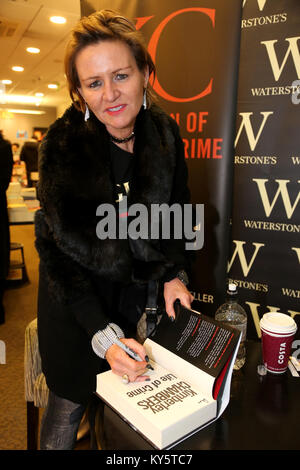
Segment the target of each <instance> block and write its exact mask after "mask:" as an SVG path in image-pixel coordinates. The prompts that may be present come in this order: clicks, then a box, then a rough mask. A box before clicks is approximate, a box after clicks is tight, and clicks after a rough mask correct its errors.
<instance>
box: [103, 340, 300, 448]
mask: <svg viewBox="0 0 300 470" xmlns="http://www.w3.org/2000/svg"><path fill="white" fill-rule="evenodd" d="M261 363H262V359H261V343H260V341H248V342H247V360H246V364H245V365H244V367H243V368H242V369H241V370H239V371H234V374H233V377H232V384H231V398H230V402H229V405H228V407H227V408H226V410H225V411H224V413H223V415H222V416H221V417H220V418H219V419H218V420H217V421H215V422H214V423H212V424H210V425H209V426H207V427H206V428H204V429H202V430H200V431H199V432H197V433H196V434H194V435H193V436H191V437H189V438H187V439H186V440H185V441H183V442H181V443H179V444H178V445H177V446H175V447H173V448H172V449H174V450H177V451H182V450H236V449H238V450H272V449H274V450H298V449H300V423H299V420H300V377H299V378H298V377H292V375H291V373H290V371H289V370H288V371H287V372H286V373H285V374H281V375H273V374H269V373H268V374H267V375H266V376H264V377H261V376H259V375H258V374H257V365H258V364H261ZM103 429H104V436H103V435H101V442H102V445H103V446H104V447H102V448H104V449H105V450H153V447H152V446H151V445H150V444H149V443H148V442H147V441H145V440H144V439H143V438H142V437H141V436H140V435H139V434H137V433H136V432H135V431H134V430H133V429H132V428H131V427H130V426H129V425H128V424H127V423H126V422H124V421H123V420H122V419H121V418H120V417H119V416H118V415H117V414H116V413H115V412H114V411H112V410H111V409H110V408H109V407H108V406H106V405H105V407H104V428H103ZM100 431H101V430H100V423H99V420H97V418H96V434H97V436H100V434H101V432H100Z"/></svg>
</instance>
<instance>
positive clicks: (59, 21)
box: [50, 16, 67, 24]
mask: <svg viewBox="0 0 300 470" xmlns="http://www.w3.org/2000/svg"><path fill="white" fill-rule="evenodd" d="M50 21H52V23H55V24H64V23H65V22H66V21H67V20H66V18H64V17H63V16H51V18H50Z"/></svg>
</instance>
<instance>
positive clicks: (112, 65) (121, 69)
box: [75, 41, 148, 138]
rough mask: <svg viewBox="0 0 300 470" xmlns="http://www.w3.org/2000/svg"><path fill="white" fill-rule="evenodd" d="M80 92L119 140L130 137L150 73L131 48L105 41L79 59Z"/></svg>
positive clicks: (100, 119) (77, 65) (91, 48)
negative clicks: (135, 56) (137, 62)
mask: <svg viewBox="0 0 300 470" xmlns="http://www.w3.org/2000/svg"><path fill="white" fill-rule="evenodd" d="M75 65H76V69H77V73H78V77H79V81H80V85H81V86H80V88H79V89H78V91H79V92H80V94H81V96H82V97H83V98H84V100H85V101H86V103H87V104H88V106H89V108H90V109H91V110H92V111H93V113H94V114H95V115H96V116H97V118H98V119H99V121H101V122H102V123H103V124H104V125H105V126H106V128H107V130H108V132H109V133H110V134H112V135H113V136H115V137H119V138H124V137H127V136H128V135H129V134H130V133H131V132H132V131H133V128H134V123H135V118H136V116H137V114H138V112H139V111H140V108H141V106H142V102H143V93H144V88H146V86H147V81H148V70H145V72H144V73H143V72H141V71H140V70H139V69H138V67H137V64H136V61H135V58H134V56H133V54H132V52H131V50H130V48H129V46H127V44H125V43H123V42H122V41H103V42H99V43H97V44H93V45H90V46H86V47H85V48H84V49H82V50H81V51H80V52H79V53H78V55H77V57H76V62H75Z"/></svg>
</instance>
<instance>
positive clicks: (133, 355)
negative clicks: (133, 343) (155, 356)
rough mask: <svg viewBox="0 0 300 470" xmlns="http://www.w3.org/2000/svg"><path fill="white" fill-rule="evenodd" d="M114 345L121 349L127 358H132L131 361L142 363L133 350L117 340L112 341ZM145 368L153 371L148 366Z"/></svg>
mask: <svg viewBox="0 0 300 470" xmlns="http://www.w3.org/2000/svg"><path fill="white" fill-rule="evenodd" d="M114 343H115V344H116V345H117V346H119V347H120V348H121V349H123V351H125V352H126V353H127V354H128V356H130V357H132V359H134V360H136V361H139V362H143V359H141V358H140V356H139V355H138V354H137V353H136V352H135V351H134V350H133V349H131V348H129V346H127V345H126V344H124V343H122V341H120V340H119V339H118V338H116V339H115V340H114ZM147 368H148V369H152V370H154V369H153V367H152V366H151V365H150V364H148V365H147Z"/></svg>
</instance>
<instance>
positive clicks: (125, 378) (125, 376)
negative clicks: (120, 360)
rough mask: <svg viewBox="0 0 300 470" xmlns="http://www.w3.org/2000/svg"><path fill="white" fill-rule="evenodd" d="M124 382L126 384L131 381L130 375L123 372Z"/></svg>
mask: <svg viewBox="0 0 300 470" xmlns="http://www.w3.org/2000/svg"><path fill="white" fill-rule="evenodd" d="M122 382H123V383H124V384H128V383H129V377H128V375H127V374H123V375H122Z"/></svg>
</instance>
